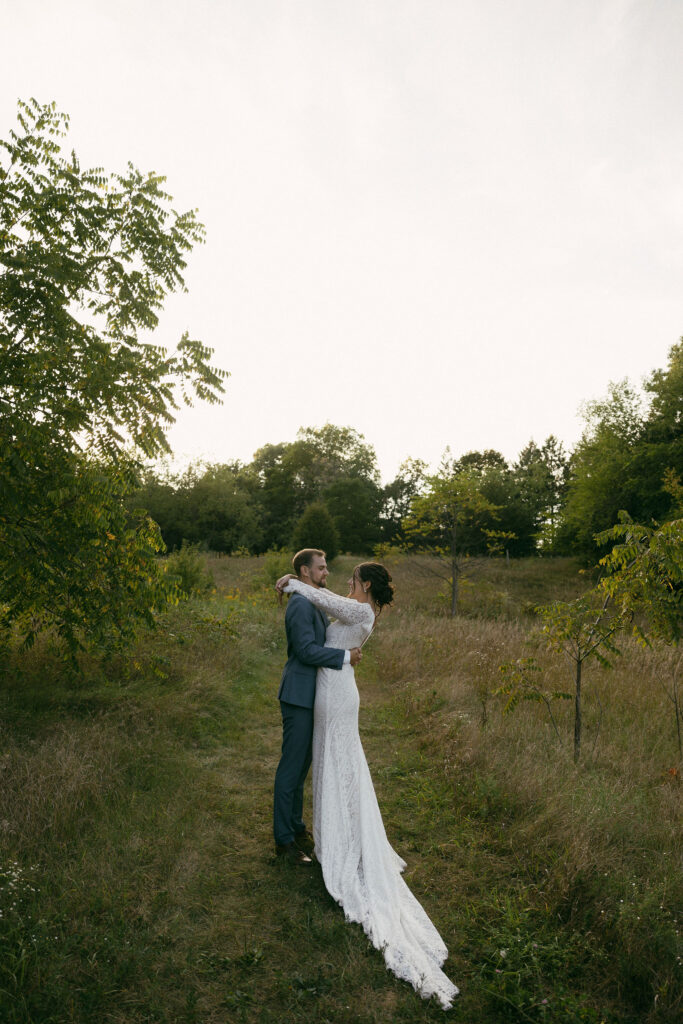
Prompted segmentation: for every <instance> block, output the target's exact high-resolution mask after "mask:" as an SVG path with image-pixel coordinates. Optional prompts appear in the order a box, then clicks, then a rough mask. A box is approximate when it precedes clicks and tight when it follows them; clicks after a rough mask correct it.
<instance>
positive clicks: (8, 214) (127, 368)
mask: <svg viewBox="0 0 683 1024" xmlns="http://www.w3.org/2000/svg"><path fill="white" fill-rule="evenodd" d="M18 121H19V128H18V130H17V131H11V132H10V137H9V139H8V140H7V141H0V148H1V149H2V151H4V158H3V161H2V164H1V165H0V242H1V249H0V417H1V419H0V500H1V504H0V508H1V511H0V605H2V606H4V612H3V616H4V622H5V624H6V625H7V626H8V627H9V626H11V625H14V626H15V628H16V629H17V630H18V631H19V633H20V634H21V635H23V636H24V637H25V639H26V640H30V639H31V638H32V637H33V635H34V634H35V629H34V628H33V626H32V625H31V623H34V622H38V623H40V625H41V626H42V627H46V626H48V625H50V624H54V625H55V626H56V628H57V630H58V632H59V634H60V635H61V636H62V637H63V639H64V640H65V641H66V642H67V644H68V646H69V648H70V650H71V651H72V652H74V651H75V650H77V649H78V647H79V646H81V645H82V643H83V642H84V637H85V635H86V634H85V632H84V631H85V630H86V628H87V635H88V636H89V637H91V638H92V637H102V636H104V635H105V634H106V633H111V634H113V635H124V634H125V633H126V632H128V631H129V630H130V628H131V627H132V624H133V623H134V621H135V620H136V619H137V618H139V617H140V616H143V617H144V616H147V617H149V612H150V609H151V608H152V607H153V606H154V605H155V604H157V603H158V601H159V599H160V595H161V589H160V588H161V580H160V577H159V575H158V573H157V570H156V568H155V565H154V554H155V552H156V551H157V550H158V549H159V546H160V538H159V535H158V531H156V530H155V528H154V527H153V525H151V524H150V523H149V521H148V520H147V519H146V517H144V516H142V515H141V516H137V517H135V516H130V515H129V516H127V515H126V513H125V499H126V495H127V493H128V492H129V490H130V489H131V487H132V486H133V484H134V483H135V477H136V472H137V469H138V461H137V460H138V457H139V456H140V455H144V456H147V457H153V456H155V455H157V454H159V453H160V452H162V451H167V450H168V443H167V440H166V436H165V430H166V428H167V426H168V425H169V424H170V423H172V422H173V410H175V409H176V408H177V407H178V400H177V398H176V389H177V388H179V390H180V396H181V397H182V400H183V401H184V402H185V403H187V404H191V401H192V396H193V395H196V396H197V397H199V398H203V399H205V400H207V401H209V402H215V401H218V398H219V394H220V392H221V391H222V390H223V379H224V378H225V376H226V374H225V373H224V372H222V371H220V370H216V369H213V368H212V367H211V366H210V365H209V363H208V359H209V357H210V354H211V353H210V350H209V349H207V348H205V347H204V346H203V345H202V344H201V343H200V342H198V341H192V340H190V338H189V337H188V335H187V334H185V335H183V337H182V338H181V339H180V341H179V343H178V345H177V347H176V349H175V351H174V352H168V351H167V350H166V349H165V348H163V347H161V346H160V345H158V344H152V342H151V340H148V332H150V331H152V330H153V329H154V328H155V327H156V326H157V323H158V316H157V313H158V310H159V309H160V308H161V307H162V305H163V302H164V299H165V297H166V295H167V294H168V293H169V292H173V291H176V290H178V289H183V288H184V282H183V277H182V272H183V270H184V268H185V254H186V253H187V252H189V251H190V250H191V249H192V247H193V245H195V244H196V243H198V242H200V241H202V239H203V228H202V226H201V224H200V223H199V222H198V221H197V218H196V215H195V213H194V211H190V212H187V213H182V214H179V213H176V212H175V211H173V210H172V208H171V207H170V202H171V197H170V196H169V195H168V194H167V193H166V192H165V191H164V190H163V187H162V186H163V182H164V179H163V178H162V177H160V176H159V175H156V174H142V173H141V172H140V171H138V170H137V169H136V168H134V167H133V166H132V165H131V164H129V165H128V167H127V170H126V171H125V172H124V173H123V174H106V173H105V172H104V171H103V170H102V169H99V168H98V169H95V170H83V169H82V168H81V166H80V163H79V161H78V158H77V157H76V155H75V153H71V155H70V156H69V157H68V158H65V157H63V156H62V155H61V149H60V142H59V140H60V138H61V137H62V136H64V135H65V134H66V130H67V127H68V118H67V117H66V115H63V114H61V113H59V112H57V111H56V109H55V106H54V104H50V105H47V106H41V105H40V104H39V103H37V102H36V101H35V100H32V101H31V102H30V103H20V104H19V115H18ZM84 531H85V533H84ZM110 534H111V537H110V536H109V535H110ZM123 538H125V543H124V540H123ZM104 550H106V558H103V557H102V552H103V551H104ZM91 570H92V571H91ZM122 574H123V575H122ZM124 578H125V585H123V583H121V581H122V580H123V579H124Z"/></svg>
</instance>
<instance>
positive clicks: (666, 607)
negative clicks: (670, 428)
mask: <svg viewBox="0 0 683 1024" xmlns="http://www.w3.org/2000/svg"><path fill="white" fill-rule="evenodd" d="M669 486H670V489H671V490H672V491H673V493H674V494H675V495H677V497H678V502H679V504H678V507H677V509H676V512H677V518H675V519H671V520H670V521H669V522H666V523H664V524H662V525H657V526H656V527H647V526H643V525H641V524H640V523H634V522H633V520H632V519H631V517H630V516H629V515H628V514H627V513H625V512H622V513H621V515H620V521H619V522H618V523H617V524H616V525H615V526H613V527H612V528H611V529H610V530H606V531H605V532H604V533H603V534H602V535H601V536H600V537H599V538H598V540H599V541H600V543H608V542H613V541H617V542H619V541H620V542H621V543H615V544H614V546H613V547H612V550H611V551H610V552H609V554H607V555H605V556H604V557H603V558H602V559H601V560H600V564H601V565H602V566H603V567H604V568H605V569H606V570H607V573H608V575H607V576H605V577H604V578H603V579H602V580H601V582H600V585H601V587H602V589H603V590H604V592H605V593H606V594H607V595H608V597H609V599H610V600H611V601H613V602H614V604H615V605H616V606H617V608H618V609H619V612H620V614H621V615H622V616H624V617H627V618H628V619H629V620H630V621H632V622H633V631H634V633H635V635H636V637H637V639H638V640H639V641H640V642H641V643H643V644H645V645H647V646H648V647H651V646H653V643H655V644H660V645H665V646H668V647H669V648H672V647H678V644H679V643H680V639H681V629H682V627H683V600H682V597H683V518H681V513H683V508H682V507H681V505H680V501H681V490H680V481H679V480H678V479H677V478H674V477H673V476H671V477H670V478H669ZM669 660H670V663H671V666H670V667H671V672H670V674H669V679H668V683H666V684H664V689H665V692H666V695H667V697H668V699H669V700H670V701H671V703H672V705H673V708H674V716H675V722H676V736H677V740H678V754H679V757H681V756H683V739H682V736H681V733H682V729H681V719H682V717H683V708H682V707H681V703H682V698H681V694H680V675H679V673H680V668H681V658H680V656H679V657H677V658H670V659H669Z"/></svg>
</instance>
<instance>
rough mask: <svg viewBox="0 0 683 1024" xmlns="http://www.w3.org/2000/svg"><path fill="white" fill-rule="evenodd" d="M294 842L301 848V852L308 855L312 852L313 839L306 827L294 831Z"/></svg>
mask: <svg viewBox="0 0 683 1024" xmlns="http://www.w3.org/2000/svg"><path fill="white" fill-rule="evenodd" d="M294 842H295V843H296V845H297V846H298V847H299V849H300V850H302V851H303V853H305V854H306V855H307V856H309V857H310V855H311V854H312V853H313V847H314V846H315V843H314V841H313V836H312V835H311V833H310V832H309V831H308V829H305V830H304V831H303V832H295V833H294Z"/></svg>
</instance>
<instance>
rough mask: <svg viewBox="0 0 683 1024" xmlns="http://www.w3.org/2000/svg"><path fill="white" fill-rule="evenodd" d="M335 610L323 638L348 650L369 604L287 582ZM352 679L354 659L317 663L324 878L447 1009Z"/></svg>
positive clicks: (434, 940)
mask: <svg viewBox="0 0 683 1024" xmlns="http://www.w3.org/2000/svg"><path fill="white" fill-rule="evenodd" d="M285 589H286V590H287V591H288V592H289V593H294V592H296V593H299V594H302V595H303V596H304V597H306V598H308V600H310V601H311V602H312V603H313V604H315V605H316V606H317V607H318V608H320V609H321V610H322V611H324V612H325V613H326V614H328V615H330V616H333V617H334V619H335V620H336V621H333V622H331V623H330V625H329V626H328V628H327V635H326V640H325V644H326V646H328V647H339V648H344V649H346V650H350V649H351V648H352V647H359V646H360V645H361V644H362V643H363V642H364V640H366V639H367V637H368V636H369V635H370V633H371V631H372V628H373V625H374V614H373V611H372V608H371V607H370V605H369V604H362V603H361V602H359V601H355V600H353V599H350V598H345V597H340V596H339V595H338V594H333V593H330V592H329V591H327V590H323V589H316V588H315V587H310V586H308V585H306V584H305V583H300V582H299V581H298V580H290V581H289V583H288V584H287V587H286V588H285ZM359 703H360V701H359V695H358V688H357V686H356V680H355V676H354V671H353V668H352V666H351V665H345V666H344V667H343V668H342V669H341V671H339V670H333V669H328V668H321V669H318V675H317V682H316V698H315V707H314V726H313V837H314V840H315V855H316V857H317V859H318V861H319V862H320V865H321V867H322V872H323V878H324V880H325V886H326V887H327V890H328V892H329V893H330V895H331V896H333V897H334V899H335V900H337V902H338V903H340V904H341V906H342V907H343V909H344V913H345V915H346V919H347V920H348V921H355V922H357V923H358V924H360V925H362V927H363V928H364V930H365V932H366V934H367V936H368V937H369V939H370V941H371V942H372V944H373V945H374V946H375V947H376V948H377V949H381V950H382V952H383V954H384V959H385V962H386V965H387V967H388V968H389V969H390V970H391V971H393V972H394V974H396V975H397V976H398V977H399V978H402V979H404V980H405V981H408V982H409V983H410V984H411V985H412V986H413V988H415V989H416V990H417V991H418V992H419V993H420V995H421V996H423V998H425V999H427V998H429V997H430V996H432V995H434V996H436V997H437V999H438V1000H439V1002H440V1003H441V1005H442V1006H443V1007H444V1009H448V1008H450V1006H451V1005H452V1000H453V999H454V997H455V996H457V994H458V988H457V986H456V985H454V984H453V982H451V981H450V980H449V978H447V977H446V975H445V974H444V972H443V971H442V970H441V965H442V964H443V962H444V961H445V959H446V957H447V956H448V950H447V949H446V946H445V944H444V942H443V940H442V939H441V936H440V935H439V933H438V932H437V930H436V928H435V927H434V925H433V924H432V922H431V921H430V919H429V918H428V916H427V914H426V913H425V911H424V910H423V908H422V906H421V905H420V903H419V902H418V901H417V900H416V899H415V897H414V896H413V894H412V893H411V891H410V889H409V888H408V886H407V885H406V883H405V882H404V880H403V878H402V877H401V872H402V871H403V869H404V868H405V866H406V865H405V861H403V860H402V859H401V857H399V855H398V854H397V853H396V852H395V850H393V848H392V847H391V845H390V843H389V840H388V839H387V836H386V832H385V831H384V824H383V822H382V815H381V813H380V809H379V805H378V803H377V797H376V796H375V789H374V786H373V784H372V778H371V777H370V771H369V769H368V764H367V761H366V759H365V754H364V752H363V747H362V744H361V741H360V735H359V732H358V706H359Z"/></svg>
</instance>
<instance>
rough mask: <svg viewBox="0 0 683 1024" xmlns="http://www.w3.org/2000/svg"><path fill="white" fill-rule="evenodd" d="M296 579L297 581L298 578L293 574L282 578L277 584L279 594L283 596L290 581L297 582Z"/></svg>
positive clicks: (289, 573)
mask: <svg viewBox="0 0 683 1024" xmlns="http://www.w3.org/2000/svg"><path fill="white" fill-rule="evenodd" d="M295 579H296V576H295V575H294V573H293V572H288V573H287V574H286V575H285V576H281V577H280V579H279V580H278V581H277V583H276V584H275V589H276V590H277V592H278V594H283V593H284V589H285V587H286V586H287V584H288V583H289V581H290V580H295Z"/></svg>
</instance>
